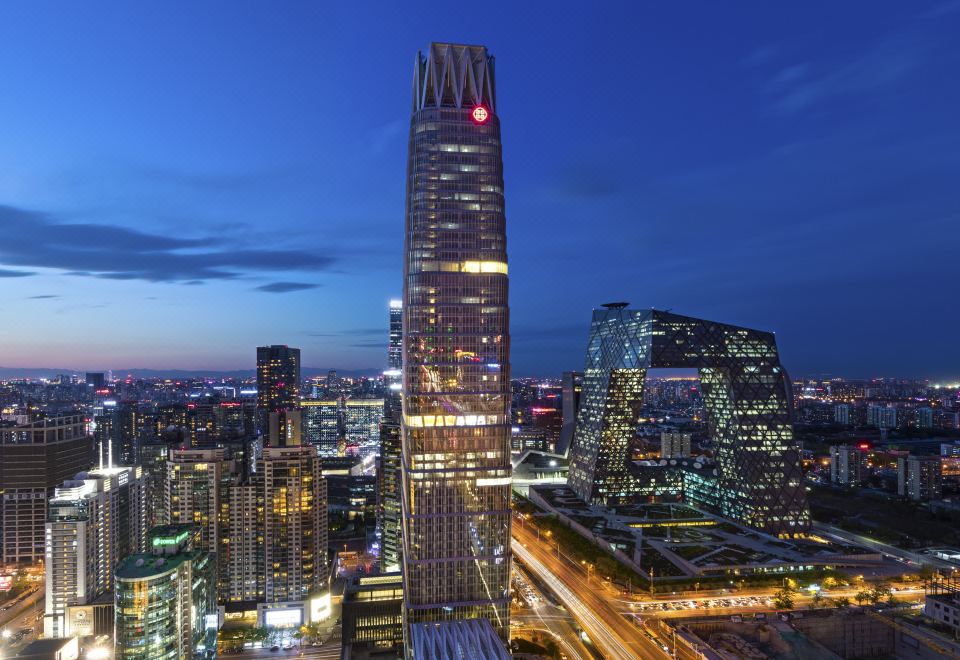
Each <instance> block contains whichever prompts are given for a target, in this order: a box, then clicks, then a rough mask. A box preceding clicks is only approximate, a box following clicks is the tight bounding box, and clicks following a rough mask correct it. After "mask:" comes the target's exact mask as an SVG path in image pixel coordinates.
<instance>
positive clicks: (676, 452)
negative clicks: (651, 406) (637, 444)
mask: <svg viewBox="0 0 960 660" xmlns="http://www.w3.org/2000/svg"><path fill="white" fill-rule="evenodd" d="M690 437H691V436H690V434H689V433H671V432H667V431H664V432H663V433H661V434H660V458H687V457H688V456H690Z"/></svg>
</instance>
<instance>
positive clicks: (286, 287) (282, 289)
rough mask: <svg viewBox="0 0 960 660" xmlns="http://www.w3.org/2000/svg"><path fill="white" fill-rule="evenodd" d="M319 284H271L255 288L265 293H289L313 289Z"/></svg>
mask: <svg viewBox="0 0 960 660" xmlns="http://www.w3.org/2000/svg"><path fill="white" fill-rule="evenodd" d="M318 286H320V285H319V284H307V283H305V282H271V283H270V284H263V285H261V286H258V287H257V291H266V292H267V293H290V292H291V291H304V290H306V289H315V288H317V287H318Z"/></svg>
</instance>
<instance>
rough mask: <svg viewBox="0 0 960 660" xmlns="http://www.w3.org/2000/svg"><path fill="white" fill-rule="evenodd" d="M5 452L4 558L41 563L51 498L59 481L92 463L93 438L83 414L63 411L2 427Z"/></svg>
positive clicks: (0, 519) (0, 520)
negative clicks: (32, 420)
mask: <svg viewBox="0 0 960 660" xmlns="http://www.w3.org/2000/svg"><path fill="white" fill-rule="evenodd" d="M0 453H2V457H3V458H2V460H0V498H2V503H0V529H2V530H3V534H2V551H3V552H2V556H0V560H2V561H0V563H3V564H7V565H29V564H36V563H39V562H41V561H43V559H44V527H45V526H46V522H47V501H48V500H49V499H50V497H51V496H53V494H54V489H55V488H56V487H57V486H59V485H60V484H62V483H63V482H64V481H66V480H67V479H70V478H72V477H73V476H75V475H76V474H77V473H79V472H82V471H84V470H87V469H89V468H91V467H92V466H93V464H94V450H93V439H92V438H91V437H90V436H88V435H87V431H86V420H85V419H84V417H83V415H58V416H55V417H47V418H45V419H40V420H37V421H35V422H31V423H28V424H23V425H20V426H14V427H9V428H2V429H0Z"/></svg>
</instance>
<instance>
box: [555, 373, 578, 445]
mask: <svg viewBox="0 0 960 660" xmlns="http://www.w3.org/2000/svg"><path fill="white" fill-rule="evenodd" d="M582 391H583V374H582V373H579V372H577V371H565V372H563V380H562V391H561V397H562V399H561V411H562V413H563V428H561V430H560V442H559V443H558V444H557V447H556V452H557V453H558V454H560V455H566V453H567V451H569V449H570V443H571V442H573V433H574V430H575V429H576V427H577V411H578V410H580V393H581V392H582Z"/></svg>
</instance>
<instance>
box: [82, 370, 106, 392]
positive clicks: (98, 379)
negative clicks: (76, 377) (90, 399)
mask: <svg viewBox="0 0 960 660" xmlns="http://www.w3.org/2000/svg"><path fill="white" fill-rule="evenodd" d="M85 382H86V383H87V385H88V386H89V387H92V388H93V389H95V390H99V389H103V387H104V385H105V384H106V383H105V382H104V379H103V372H100V373H95V372H91V371H88V372H87V374H86V381H85Z"/></svg>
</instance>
